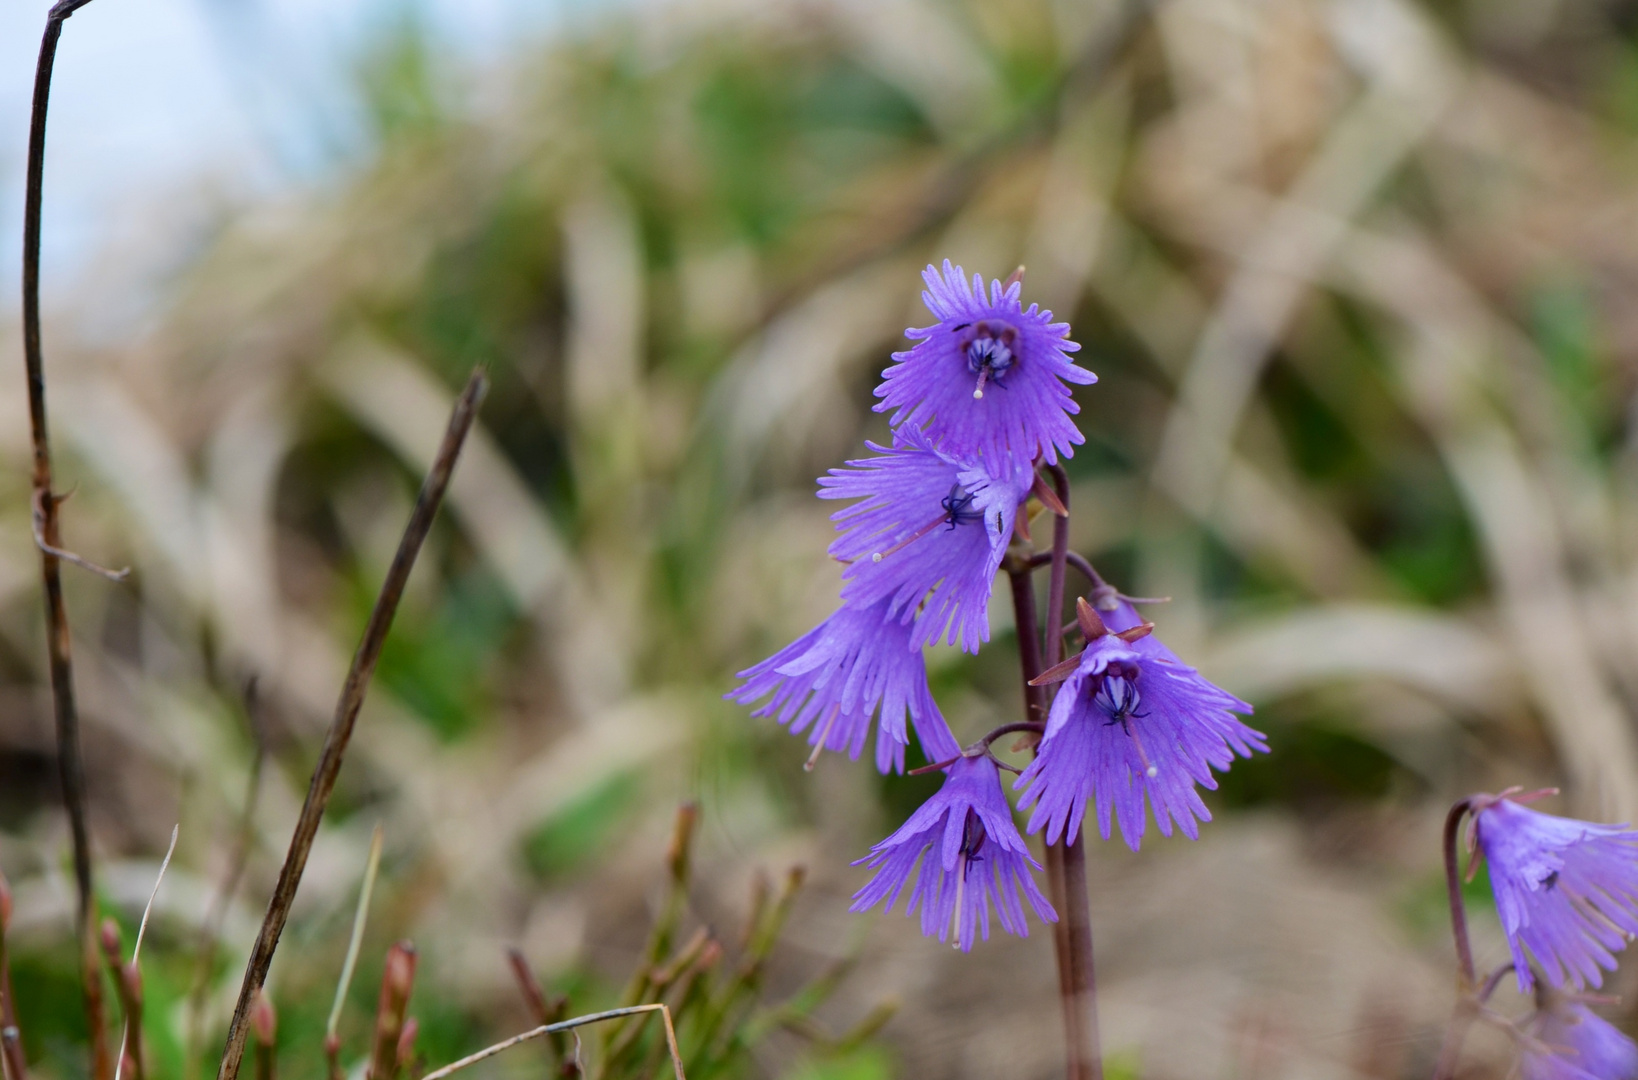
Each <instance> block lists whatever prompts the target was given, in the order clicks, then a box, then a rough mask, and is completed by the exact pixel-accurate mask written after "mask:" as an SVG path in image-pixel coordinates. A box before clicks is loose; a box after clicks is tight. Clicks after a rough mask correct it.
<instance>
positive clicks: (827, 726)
mask: <svg viewBox="0 0 1638 1080" xmlns="http://www.w3.org/2000/svg"><path fill="white" fill-rule="evenodd" d="M910 633H911V627H910V626H909V625H907V624H906V623H905V622H904V621H903V620H900V619H898V618H891V617H889V615H888V610H887V603H886V601H878V602H877V603H874V604H870V605H866V606H863V607H859V606H855V605H852V604H844V605H842V607H841V609H840V610H838V611H837V612H836V613H835V614H833V615H832V616H831V617H830V618H828V619H826V620H825V621H824V622H822V623H820V624H819V625H818V626H816V627H814V628H813V629H812V630H809V631H808V632H807V633H806V634H803V635H802V636H801V637H799V638H797V639H796V640H795V641H793V642H791V643H790V644H789V645H787V646H785V647H784V648H783V649H781V650H779V651H778V652H776V653H774V654H773V655H772V656H770V657H768V659H766V660H764V661H762V662H761V663H760V664H757V665H755V666H754V667H749V668H746V669H745V670H744V671H742V672H740V673H739V677H740V678H742V679H744V680H745V685H744V686H741V687H739V688H738V689H736V690H732V691H730V692H729V693H728V694H726V695H725V696H726V697H727V698H728V699H729V700H731V701H737V702H739V703H741V704H743V705H749V704H751V703H752V702H755V701H757V700H759V699H760V698H762V697H764V696H766V695H768V694H772V695H773V697H772V698H771V699H770V700H769V701H768V703H767V704H766V705H763V706H762V707H761V708H759V709H757V710H756V711H755V712H753V713H752V714H751V715H752V716H770V715H775V714H777V715H778V718H779V722H780V723H781V724H787V725H789V726H790V729H791V734H793V735H800V734H801V733H802V732H804V731H806V730H808V728H809V727H812V729H813V732H812V734H811V735H810V736H809V737H808V745H809V746H812V747H813V748H814V749H813V757H811V758H809V759H808V762H809V765H808V767H809V768H812V767H813V765H812V763H813V762H814V761H815V760H816V759H817V758H818V756H819V751H820V750H830V751H833V752H835V753H842V752H843V751H846V752H847V755H848V756H849V757H851V758H853V759H854V760H858V757H859V752H860V751H861V750H863V749H864V742H865V736H866V735H867V734H869V732H870V721H871V718H872V717H873V716H874V715H875V714H876V710H877V707H878V706H879V707H880V709H881V720H880V726H879V729H878V731H877V733H876V768H878V769H880V770H881V771H882V772H887V771H889V770H893V771H895V772H903V771H904V747H905V743H906V742H907V741H908V738H909V736H908V733H907V732H906V730H905V723H904V718H905V715H906V713H908V714H909V716H910V719H911V722H912V723H914V724H915V725H916V731H917V733H918V734H920V735H922V738H923V743H924V745H925V742H926V741H927V739H928V738H929V737H931V738H932V739H933V741H935V742H939V743H940V744H941V745H942V744H943V740H944V739H950V741H951V742H953V741H954V740H953V738H950V736H949V735H948V734H947V730H948V729H946V728H945V726H944V718H943V717H942V716H940V715H939V711H938V706H937V705H935V704H934V703H933V695H932V693H931V692H930V691H929V690H928V689H927V665H926V663H925V662H924V661H923V659H922V655H921V649H919V648H917V647H915V646H913V645H912V644H911V643H910ZM816 721H817V722H816ZM929 731H932V732H946V734H944V735H943V736H940V735H938V734H933V735H931V736H929V735H928V732H929ZM928 752H929V753H931V751H928ZM930 760H940V759H938V758H932V759H930Z"/></svg>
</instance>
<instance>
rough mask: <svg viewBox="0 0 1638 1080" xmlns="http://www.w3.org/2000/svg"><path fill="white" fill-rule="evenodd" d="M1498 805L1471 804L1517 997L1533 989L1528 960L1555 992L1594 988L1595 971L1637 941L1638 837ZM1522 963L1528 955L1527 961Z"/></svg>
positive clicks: (1488, 800) (1498, 800)
mask: <svg viewBox="0 0 1638 1080" xmlns="http://www.w3.org/2000/svg"><path fill="white" fill-rule="evenodd" d="M1508 794H1509V793H1507V792H1504V793H1503V794H1502V795H1500V796H1494V795H1483V796H1477V797H1475V798H1474V799H1473V801H1472V804H1471V805H1472V814H1473V833H1472V839H1473V840H1474V841H1476V842H1477V844H1478V848H1479V853H1480V857H1482V858H1485V859H1488V860H1489V861H1490V885H1491V888H1492V889H1494V890H1495V893H1496V911H1497V913H1498V914H1499V915H1500V916H1501V922H1502V929H1503V930H1505V931H1506V932H1507V945H1508V947H1509V948H1510V949H1512V951H1513V965H1514V970H1515V971H1516V972H1517V974H1518V980H1519V989H1520V990H1528V989H1529V988H1530V987H1531V986H1532V985H1533V984H1534V977H1533V975H1532V973H1531V970H1530V962H1529V961H1530V958H1533V959H1534V960H1535V962H1536V963H1538V964H1540V965H1541V969H1542V971H1543V973H1545V975H1546V976H1547V981H1548V982H1549V983H1551V984H1552V985H1554V986H1573V987H1575V988H1577V989H1580V988H1582V987H1585V986H1589V985H1590V986H1598V985H1600V984H1601V983H1602V982H1603V974H1602V972H1600V971H1599V970H1598V969H1599V968H1600V967H1602V968H1604V969H1606V970H1609V971H1614V970H1615V957H1614V955H1612V954H1614V953H1616V952H1618V951H1620V950H1621V949H1624V948H1626V945H1627V935H1629V934H1638V833H1635V832H1632V831H1629V830H1628V829H1627V828H1626V827H1625V826H1621V825H1595V824H1592V823H1590V822H1586V821H1576V820H1574V819H1573V818H1561V817H1553V816H1552V815H1550V814H1543V813H1540V812H1539V811H1536V810H1531V809H1529V808H1528V807H1524V806H1520V805H1519V804H1518V803H1517V802H1516V801H1514V800H1513V799H1511V798H1508V797H1507V795H1508ZM1527 954H1528V955H1527Z"/></svg>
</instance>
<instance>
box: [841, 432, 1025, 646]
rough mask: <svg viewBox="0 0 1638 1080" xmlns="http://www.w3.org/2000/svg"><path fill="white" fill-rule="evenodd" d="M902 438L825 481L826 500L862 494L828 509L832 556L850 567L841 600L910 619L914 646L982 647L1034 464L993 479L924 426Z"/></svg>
mask: <svg viewBox="0 0 1638 1080" xmlns="http://www.w3.org/2000/svg"><path fill="white" fill-rule="evenodd" d="M900 436H901V437H900V438H899V439H898V440H897V443H896V445H895V446H893V447H892V448H891V449H889V448H886V447H882V446H877V445H876V444H874V443H871V444H868V445H869V446H870V448H871V449H872V450H874V451H876V452H877V454H878V456H876V457H872V458H864V459H860V460H857V461H850V462H848V463H847V464H848V467H847V468H843V469H832V470H830V474H829V475H828V476H824V477H821V478H820V479H819V484H820V491H819V496H820V498H825V499H859V500H861V501H860V502H858V503H855V504H854V505H852V506H849V507H847V508H845V509H843V510H838V511H837V512H836V513H835V514H833V515H831V517H832V518H833V519H834V520H835V521H836V523H837V528H838V529H839V530H841V531H842V535H841V536H839V537H838V538H837V539H836V541H835V542H834V543H832V544H831V546H830V553H831V555H832V556H833V557H835V558H837V559H839V560H841V561H843V562H847V563H850V564H851V565H850V566H849V567H848V569H847V572H846V574H845V575H844V579H845V581H844V585H843V587H842V598H843V599H844V600H846V601H847V602H848V603H849V604H852V605H858V606H875V605H878V604H885V605H886V610H887V612H888V614H889V616H891V617H897V618H898V619H900V620H902V621H903V622H906V623H910V622H912V621H914V630H913V631H912V633H911V636H910V643H911V645H912V646H913V647H919V646H921V645H925V644H929V643H932V642H935V641H937V640H938V639H939V638H940V637H941V636H942V637H944V638H945V640H947V641H948V642H949V643H950V644H956V643H957V642H959V643H960V644H961V645H962V646H963V647H964V648H965V649H966V650H967V651H968V652H977V651H978V647H979V644H980V643H981V642H985V641H988V640H989V637H990V626H989V602H990V591H991V588H992V586H993V584H994V580H995V574H996V571H997V569H999V568H1000V565H1001V558H1002V556H1003V555H1005V554H1006V549H1007V542H1008V540H1009V539H1010V537H1011V535H1012V527H1013V521H1014V519H1015V518H1016V516H1017V512H1018V506H1019V504H1020V503H1022V502H1023V501H1024V499H1025V498H1026V497H1027V496H1028V493H1029V486H1030V484H1031V482H1032V475H1033V474H1032V471H1031V469H1030V467H1029V466H1028V465H1027V464H1025V465H1023V466H1021V467H1016V468H1012V469H1010V471H1008V472H1007V473H1006V474H1005V475H1004V477H1003V478H1001V479H997V478H996V477H994V476H991V475H990V474H989V473H987V472H985V471H984V470H982V469H979V468H976V467H972V466H966V465H963V464H961V463H960V462H957V461H955V460H953V459H951V458H950V457H948V456H947V455H944V454H941V453H939V452H938V451H936V450H934V449H933V448H932V446H931V445H930V444H929V442H928V440H927V438H926V437H925V436H924V435H922V434H921V433H920V432H918V431H915V430H913V429H912V430H908V431H901V432H900ZM918 612H919V614H918Z"/></svg>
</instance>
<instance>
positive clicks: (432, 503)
mask: <svg viewBox="0 0 1638 1080" xmlns="http://www.w3.org/2000/svg"><path fill="white" fill-rule="evenodd" d="M488 389H489V380H488V379H486V378H485V377H484V374H483V371H482V369H477V370H474V371H473V372H472V377H471V378H470V379H468V380H467V383H466V389H465V390H464V391H462V392H461V396H460V398H459V399H458V400H457V401H456V402H455V409H454V412H453V413H452V414H451V415H450V418H449V427H448V429H447V430H446V431H445V432H444V441H443V444H442V445H441V446H439V448H438V456H437V457H436V458H434V459H433V463H432V470H431V471H430V472H428V473H427V478H426V480H425V481H424V482H423V483H422V485H421V493H420V495H418V496H417V497H416V500H415V509H414V510H413V511H412V512H411V513H410V520H409V524H408V526H407V527H406V528H405V529H404V537H403V539H402V540H401V541H400V542H399V545H398V553H397V554H396V555H394V556H393V560H392V566H391V567H390V568H389V569H388V570H387V579H386V581H384V582H383V583H382V585H381V593H380V595H379V596H377V597H376V601H375V608H374V609H373V610H372V611H371V612H370V621H369V623H368V624H366V626H365V627H364V637H363V640H361V641H360V642H359V644H358V651H357V652H356V653H354V654H353V663H352V667H351V668H350V669H349V670H348V672H347V681H346V682H345V683H344V684H343V685H342V689H341V696H340V699H339V700H338V701H337V702H336V714H335V718H334V719H333V720H332V721H331V722H330V731H329V734H328V735H326V736H325V739H324V749H323V751H322V752H321V753H320V754H319V760H318V764H317V765H316V766H314V768H313V780H312V784H311V785H310V786H309V787H308V789H307V799H306V801H305V802H303V803H302V807H301V816H300V817H299V818H297V819H296V830H295V833H294V835H292V836H291V837H290V849H289V851H288V852H286V854H285V857H284V866H283V867H282V868H281V869H280V870H279V880H278V883H277V884H276V885H275V886H274V889H273V896H272V899H271V900H269V901H268V905H267V914H266V916H264V917H263V919H262V928H261V932H260V933H258V934H257V935H256V944H255V947H254V948H253V949H252V950H251V953H250V962H249V963H248V964H247V965H246V966H245V978H244V983H243V985H241V986H240V988H239V1001H238V1004H237V1005H235V1006H234V1009H233V1019H232V1021H231V1023H230V1024H229V1026H228V1037H227V1046H226V1047H225V1048H224V1049H223V1051H222V1063H221V1067H220V1068H219V1069H218V1070H217V1080H237V1077H238V1075H239V1066H240V1064H241V1063H242V1062H243V1060H244V1054H245V1039H246V1036H247V1035H248V1030H247V1028H246V1026H245V1021H246V1019H247V1017H248V1016H249V1014H250V1006H251V1004H252V1002H254V1000H255V997H256V991H257V990H260V989H261V988H262V984H263V982H265V981H266V979H267V969H268V968H269V967H270V966H271V965H272V963H273V953H274V950H276V949H277V948H278V947H279V936H280V935H281V934H283V933H284V924H285V921H286V920H287V919H288V918H289V917H290V905H291V903H292V902H294V900H295V898H296V888H297V886H299V885H300V884H301V876H302V873H303V871H305V870H306V869H307V856H308V854H309V853H310V852H311V851H312V849H313V838H314V837H315V836H317V835H318V827H319V822H320V821H322V820H323V818H324V809H325V807H326V806H328V805H329V802H330V793H331V792H333V791H334V790H335V786H336V777H337V776H338V775H340V773H341V763H342V760H343V759H344V758H345V757H346V755H347V744H348V743H349V742H350V741H351V740H352V737H353V727H354V725H355V724H356V723H357V721H358V712H359V709H360V708H361V707H362V706H363V704H364V694H365V692H366V691H367V690H368V689H369V685H370V676H371V675H373V674H374V673H375V665H376V661H377V660H378V659H380V657H381V647H382V645H384V644H385V643H386V640H387V631H388V630H389V629H391V627H392V619H393V616H394V615H395V614H396V613H397V611H398V601H399V599H400V598H402V596H403V595H404V586H405V584H406V583H407V582H408V581H409V575H410V570H411V569H413V568H414V566H415V558H416V556H417V555H419V554H420V552H421V544H422V543H423V542H424V541H425V540H426V538H427V533H428V532H430V531H431V529H432V521H433V518H434V517H435V516H436V515H437V513H438V506H439V504H441V503H442V502H443V499H444V492H445V491H446V490H447V489H448V488H449V479H450V476H451V474H452V473H453V472H454V471H455V461H456V459H457V458H458V457H460V453H461V446H462V444H464V443H465V442H466V436H467V433H468V432H469V431H471V430H472V424H473V421H475V420H476V419H477V415H478V405H479V404H480V403H481V402H482V401H483V397H484V394H485V393H486V392H487V391H488Z"/></svg>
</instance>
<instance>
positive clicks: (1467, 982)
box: [1445, 799, 1479, 994]
mask: <svg viewBox="0 0 1638 1080" xmlns="http://www.w3.org/2000/svg"><path fill="white" fill-rule="evenodd" d="M1471 805H1472V800H1470V799H1462V800H1461V801H1460V802H1458V803H1457V804H1456V805H1455V806H1452V807H1451V808H1450V813H1449V814H1446V815H1445V888H1446V889H1447V890H1448V892H1449V894H1450V932H1451V935H1452V937H1454V938H1455V941H1456V962H1457V963H1458V964H1459V965H1460V967H1461V977H1462V981H1461V991H1462V992H1463V993H1464V994H1465V993H1469V992H1471V991H1472V989H1473V986H1474V984H1475V983H1477V982H1478V981H1479V977H1478V975H1477V973H1476V972H1475V971H1474V968H1473V946H1472V944H1471V943H1470V942H1469V941H1468V937H1467V906H1466V905H1465V904H1464V903H1463V901H1462V867H1461V853H1460V852H1459V850H1458V848H1459V847H1460V836H1461V831H1462V818H1464V817H1466V816H1467V811H1468V809H1469V807H1470V806H1471Z"/></svg>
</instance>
